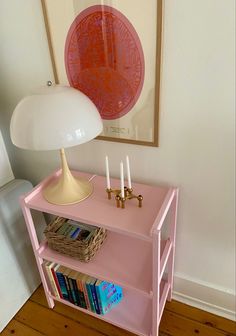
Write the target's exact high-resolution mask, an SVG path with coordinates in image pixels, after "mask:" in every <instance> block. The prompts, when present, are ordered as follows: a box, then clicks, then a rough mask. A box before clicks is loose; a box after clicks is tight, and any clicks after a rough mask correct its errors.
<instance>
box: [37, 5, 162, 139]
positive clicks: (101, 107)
mask: <svg viewBox="0 0 236 336" xmlns="http://www.w3.org/2000/svg"><path fill="white" fill-rule="evenodd" d="M42 7H43V13H44V17H45V24H46V30H47V35H48V42H49V49H50V54H51V58H52V64H53V71H54V76H55V82H56V83H57V84H65V85H70V86H73V87H74V88H76V89H78V90H80V91H82V92H83V93H85V94H86V95H87V96H88V97H89V98H90V99H91V100H92V101H93V102H94V104H95V105H96V106H97V108H98V111H99V113H100V115H101V117H102V120H103V125H104V128H103V133H102V134H101V135H100V136H99V137H98V139H102V140H109V141H119V142H126V143H134V144H140V145H147V146H158V123H159V118H158V116H159V88H160V61H161V60H160V59H161V26H162V0H149V1H148V5H147V3H146V2H145V1H143V0H101V1H98V0H97V1H96V0H42Z"/></svg>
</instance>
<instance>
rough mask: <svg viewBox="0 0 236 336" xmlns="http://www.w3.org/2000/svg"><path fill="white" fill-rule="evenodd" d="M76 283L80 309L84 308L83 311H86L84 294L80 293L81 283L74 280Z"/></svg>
mask: <svg viewBox="0 0 236 336" xmlns="http://www.w3.org/2000/svg"><path fill="white" fill-rule="evenodd" d="M76 283H77V288H78V291H79V298H80V304H81V306H80V307H81V308H84V309H87V306H86V302H85V298H84V293H83V291H82V287H81V282H80V280H79V279H77V280H76Z"/></svg>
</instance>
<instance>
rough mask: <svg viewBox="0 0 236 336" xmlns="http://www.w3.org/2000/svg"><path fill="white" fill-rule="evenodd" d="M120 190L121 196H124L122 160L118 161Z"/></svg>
mask: <svg viewBox="0 0 236 336" xmlns="http://www.w3.org/2000/svg"><path fill="white" fill-rule="evenodd" d="M120 191H121V197H122V198H124V197H125V190H124V166H123V162H122V161H121V163H120Z"/></svg>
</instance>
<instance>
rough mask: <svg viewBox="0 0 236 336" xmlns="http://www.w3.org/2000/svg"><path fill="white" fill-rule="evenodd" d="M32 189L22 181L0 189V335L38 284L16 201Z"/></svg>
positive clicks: (39, 228)
mask: <svg viewBox="0 0 236 336" xmlns="http://www.w3.org/2000/svg"><path fill="white" fill-rule="evenodd" d="M31 189H32V184H31V183H30V182H28V181H24V180H13V181H11V182H9V183H7V184H6V185H4V186H3V187H1V188H0V266H1V267H0V299H1V304H0V332H1V331H2V330H3V328H4V327H5V326H6V325H7V323H8V322H9V321H10V320H11V319H12V317H13V316H14V315H15V314H16V313H17V311H18V310H19V309H20V308H21V307H22V305H23V304H24V303H25V301H26V300H27V299H28V298H29V297H30V296H31V294H32V293H33V292H34V290H35V289H36V288H37V287H38V285H39V284H40V278H39V273H38V269H37V267H36V262H35V258H34V254H33V250H32V247H31V243H30V239H29V235H28V232H27V229H26V224H25V221H24V218H23V215H22V211H21V208H20V204H19V197H20V195H21V194H25V193H27V192H28V191H30V190H31ZM32 215H33V217H34V220H35V221H36V223H37V231H38V233H39V238H42V232H43V228H44V227H45V221H44V217H43V215H42V214H41V213H40V212H34V213H32Z"/></svg>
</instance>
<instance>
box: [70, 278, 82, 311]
mask: <svg viewBox="0 0 236 336" xmlns="http://www.w3.org/2000/svg"><path fill="white" fill-rule="evenodd" d="M71 280H72V286H73V289H74V293H75V297H76V302H77V303H78V306H79V307H82V306H81V301H80V295H79V289H78V286H77V282H76V280H75V279H71Z"/></svg>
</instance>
